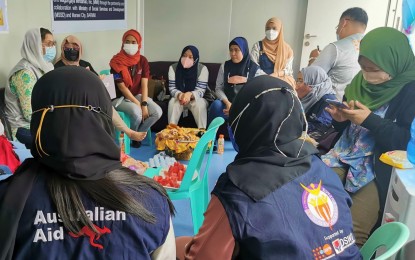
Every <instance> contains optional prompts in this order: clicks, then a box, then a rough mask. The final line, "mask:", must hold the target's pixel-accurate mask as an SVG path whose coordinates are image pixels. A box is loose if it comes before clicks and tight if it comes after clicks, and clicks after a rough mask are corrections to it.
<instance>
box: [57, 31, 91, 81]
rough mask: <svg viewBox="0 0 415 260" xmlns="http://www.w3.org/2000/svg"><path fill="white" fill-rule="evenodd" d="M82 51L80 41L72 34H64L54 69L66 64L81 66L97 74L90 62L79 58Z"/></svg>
mask: <svg viewBox="0 0 415 260" xmlns="http://www.w3.org/2000/svg"><path fill="white" fill-rule="evenodd" d="M82 53H83V49H82V44H81V41H80V40H79V39H78V38H76V37H75V36H73V35H68V36H66V37H65V39H63V41H62V44H61V58H60V60H59V61H58V62H56V63H55V69H56V68H59V67H62V66H67V65H70V66H81V67H84V68H86V69H88V70H90V71H92V72H93V73H94V74H96V75H98V73H97V72H96V71H95V70H94V68H93V67H92V65H91V63H89V62H87V61H85V60H82V59H81V57H82Z"/></svg>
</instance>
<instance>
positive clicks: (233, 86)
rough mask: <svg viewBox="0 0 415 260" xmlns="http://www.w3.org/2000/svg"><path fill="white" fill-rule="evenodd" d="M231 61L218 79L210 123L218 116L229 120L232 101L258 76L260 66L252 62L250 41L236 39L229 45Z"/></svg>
mask: <svg viewBox="0 0 415 260" xmlns="http://www.w3.org/2000/svg"><path fill="white" fill-rule="evenodd" d="M229 56H230V57H231V59H230V60H228V61H226V62H225V63H223V64H222V65H221V66H220V68H219V72H218V77H217V79H216V88H215V91H216V96H217V97H218V99H219V100H215V101H214V102H213V103H212V105H211V106H210V108H209V118H208V123H210V122H212V120H213V119H214V118H216V117H218V116H220V117H223V118H226V119H227V118H228V115H229V109H230V108H231V106H232V101H233V99H234V97H235V96H236V94H238V92H239V90H240V89H241V88H242V87H243V85H244V84H245V83H246V82H247V81H248V80H250V79H252V78H254V77H255V76H256V73H257V71H258V68H259V66H258V65H257V64H256V63H255V62H253V61H252V60H251V57H250V56H249V50H248V41H247V40H246V39H245V38H244V37H236V38H235V39H233V40H232V41H231V42H230V43H229Z"/></svg>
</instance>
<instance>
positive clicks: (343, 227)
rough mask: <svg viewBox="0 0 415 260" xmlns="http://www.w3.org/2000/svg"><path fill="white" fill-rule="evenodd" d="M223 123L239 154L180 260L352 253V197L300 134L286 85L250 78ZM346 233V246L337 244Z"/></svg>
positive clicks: (297, 111)
mask: <svg viewBox="0 0 415 260" xmlns="http://www.w3.org/2000/svg"><path fill="white" fill-rule="evenodd" d="M275 100H278V102H275ZM229 121H230V122H231V127H232V130H233V132H234V138H235V142H236V144H237V145H238V146H239V150H238V154H237V156H236V157H235V160H234V162H232V163H231V164H230V165H228V167H227V169H226V172H225V173H223V174H222V175H221V176H220V177H219V180H218V182H217V183H216V186H215V188H214V189H213V192H212V199H211V201H210V203H209V206H208V209H207V211H206V212H205V220H204V222H203V225H202V227H201V228H200V230H199V233H198V234H197V235H196V236H195V237H194V238H193V239H191V241H190V243H187V246H186V248H185V257H186V259H233V257H235V258H237V259H314V258H318V257H321V258H323V257H330V256H337V259H359V256H360V253H359V249H358V248H357V246H356V245H354V238H353V233H352V232H353V231H352V219H351V214H350V209H349V206H350V205H351V199H350V197H349V195H348V194H347V193H346V192H345V191H344V189H343V187H342V184H341V182H340V181H339V179H338V177H337V176H336V175H335V173H334V172H333V171H332V170H331V169H330V168H329V167H327V166H326V165H324V163H323V162H322V161H321V160H320V159H319V158H318V157H317V156H316V155H315V154H316V153H317V151H316V150H315V148H314V147H313V146H312V145H311V144H309V143H307V142H305V141H304V139H302V138H301V136H302V132H303V130H304V126H306V121H305V115H304V113H303V112H302V108H301V103H300V101H299V99H298V98H297V96H296V94H295V91H294V90H293V89H292V88H291V86H290V85H289V84H287V83H286V82H284V81H282V80H280V79H276V78H273V77H270V76H267V75H265V76H259V77H256V78H254V79H253V80H251V81H249V82H248V83H247V84H246V85H245V87H244V88H242V89H241V90H240V91H239V93H238V95H237V97H236V98H235V100H234V102H233V104H232V107H231V110H230V113H229ZM299 227H301V228H299ZM345 238H346V239H347V241H348V242H349V243H348V244H347V246H346V245H345V246H344V247H340V246H339V245H337V248H336V242H335V241H337V242H338V240H339V239H345ZM183 240H184V239H179V241H180V242H183ZM180 244H181V243H180ZM177 249H178V250H177V252H178V255H179V256H180V257H183V254H181V252H180V251H183V249H184V248H183V247H180V246H179V244H178V248H177ZM335 250H336V251H335Z"/></svg>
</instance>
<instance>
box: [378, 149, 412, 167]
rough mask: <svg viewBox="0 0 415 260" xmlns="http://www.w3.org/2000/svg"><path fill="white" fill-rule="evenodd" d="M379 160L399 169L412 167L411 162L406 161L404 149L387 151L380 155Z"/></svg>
mask: <svg viewBox="0 0 415 260" xmlns="http://www.w3.org/2000/svg"><path fill="white" fill-rule="evenodd" d="M379 159H380V161H381V162H383V163H386V164H388V165H391V166H393V167H395V168H399V169H411V168H414V166H413V165H412V163H411V162H410V161H408V159H407V156H406V151H400V150H396V151H389V152H386V153H383V154H382V155H381V156H380V158H379Z"/></svg>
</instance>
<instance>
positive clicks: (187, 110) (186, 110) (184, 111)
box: [183, 108, 189, 118]
mask: <svg viewBox="0 0 415 260" xmlns="http://www.w3.org/2000/svg"><path fill="white" fill-rule="evenodd" d="M188 115H189V109H188V108H185V109H184V110H183V118H185V117H187V116H188Z"/></svg>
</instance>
